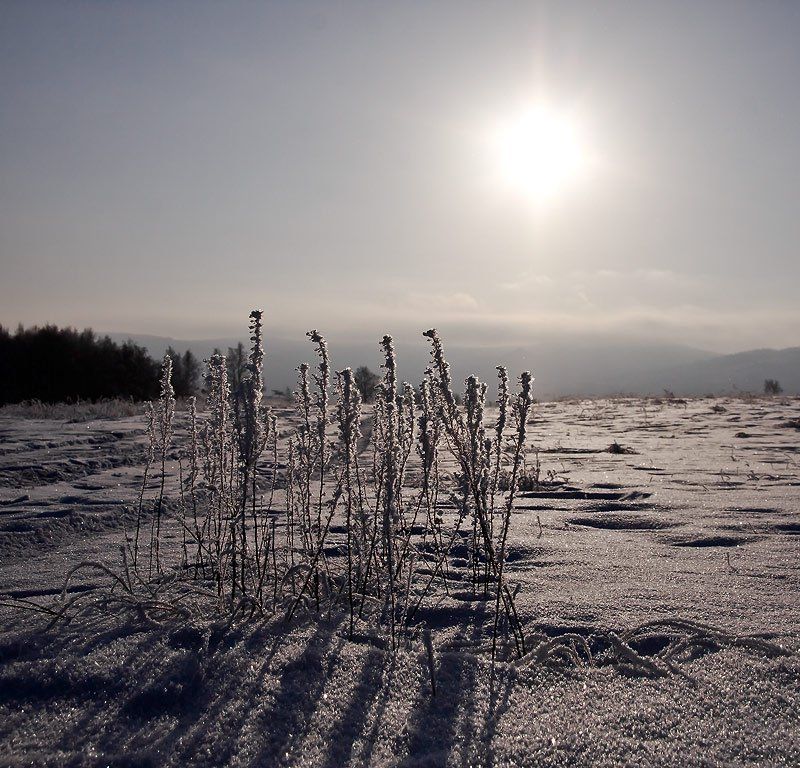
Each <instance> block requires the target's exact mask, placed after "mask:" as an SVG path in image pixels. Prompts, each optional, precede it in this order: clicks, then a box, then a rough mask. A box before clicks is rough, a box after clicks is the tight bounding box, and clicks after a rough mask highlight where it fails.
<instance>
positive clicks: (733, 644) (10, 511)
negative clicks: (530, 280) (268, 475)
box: [0, 398, 800, 768]
mask: <svg viewBox="0 0 800 768" xmlns="http://www.w3.org/2000/svg"><path fill="white" fill-rule="evenodd" d="M279 416H280V418H281V419H283V420H284V421H286V420H288V419H289V418H290V416H289V411H283V412H280V413H279ZM798 418H800V400H797V399H794V400H771V399H758V398H756V399H750V400H747V399H697V400H690V401H688V402H682V401H673V402H669V401H663V402H657V401H653V400H647V401H645V400H637V399H619V400H592V401H582V402H555V403H542V404H540V405H537V406H536V407H535V413H534V420H533V423H532V426H531V430H530V434H529V441H530V446H531V453H530V455H529V460H532V459H534V458H535V455H534V453H533V448H534V447H536V448H538V458H539V461H540V462H541V480H542V481H546V482H545V484H544V485H542V486H541V487H540V490H538V491H532V492H529V493H525V494H522V496H521V497H520V498H519V499H518V501H517V503H516V505H515V515H514V516H513V522H512V528H511V534H510V542H511V543H510V552H509V558H508V565H507V568H508V578H509V580H510V581H511V582H512V583H514V584H516V583H519V584H520V585H521V587H520V591H519V594H518V598H517V600H518V609H519V611H520V615H521V618H522V621H523V623H524V625H525V628H526V631H528V632H531V633H537V632H538V633H540V634H543V635H547V636H553V637H557V636H560V635H564V634H567V633H575V634H577V635H580V636H582V637H584V638H585V639H586V640H587V642H588V644H589V646H590V647H591V649H592V651H593V652H594V655H595V656H596V662H595V664H593V665H592V666H590V665H588V664H584V665H581V666H576V665H574V664H568V663H555V662H554V663H548V664H544V663H537V662H536V661H534V660H531V659H528V660H527V663H524V664H513V663H510V662H506V661H502V662H498V663H497V664H496V666H495V668H494V671H493V673H492V669H491V660H490V658H489V656H488V655H487V654H486V653H483V652H481V651H480V650H478V647H479V646H480V644H481V641H483V640H485V638H486V628H487V626H488V625H490V624H491V619H492V610H493V608H492V606H491V604H489V603H487V601H484V600H476V599H474V597H473V596H472V593H471V592H469V591H467V590H466V589H464V590H459V589H458V588H457V587H455V588H454V589H452V590H451V591H450V594H449V595H446V596H443V597H442V600H441V601H440V602H438V603H434V604H432V605H426V606H425V607H424V608H423V609H421V611H420V614H419V615H418V616H417V619H418V620H420V621H424V622H425V624H426V625H427V626H429V627H430V628H431V631H432V634H433V643H434V667H435V680H436V687H437V690H436V695H435V696H433V695H432V690H431V681H430V676H429V666H428V661H427V655H426V651H425V648H424V646H423V644H422V643H421V642H418V641H413V640H412V641H409V642H408V643H404V644H403V645H402V646H401V648H400V650H399V651H398V652H396V653H391V652H390V651H389V649H388V644H387V642H386V640H385V638H384V637H382V636H381V635H380V634H370V633H367V632H364V633H361V634H357V635H356V637H355V638H354V639H353V640H350V639H348V634H347V631H346V626H345V624H346V621H345V620H344V617H338V616H336V615H333V616H321V617H317V618H314V619H311V618H297V619H295V620H293V623H292V625H291V626H290V627H288V628H287V626H286V625H285V623H284V622H283V620H282V619H279V618H270V619H268V620H265V621H260V622H256V621H252V620H251V621H249V622H248V621H243V620H242V621H237V622H234V623H233V624H232V625H228V624H226V623H225V622H221V621H214V620H213V618H209V619H208V621H194V620H193V621H187V622H183V623H175V622H173V623H168V624H166V625H165V626H163V627H160V628H155V627H152V626H147V625H145V624H142V623H136V622H131V621H130V620H125V621H123V620H121V619H119V618H118V617H116V616H115V614H114V613H113V612H111V613H108V614H106V615H104V614H102V613H101V614H97V615H93V616H92V617H91V618H89V619H86V620H84V621H77V622H72V623H71V624H68V625H66V626H65V625H64V624H63V623H61V624H58V625H57V626H56V628H55V629H53V630H51V631H49V632H45V631H43V627H44V626H45V625H46V624H47V619H46V617H44V616H43V615H41V614H36V613H33V612H31V611H26V610H22V609H20V608H19V607H11V606H10V603H12V602H14V601H17V602H18V601H24V600H28V601H33V602H36V603H39V604H43V605H50V604H52V603H55V602H57V601H58V600H59V595H60V592H61V586H62V583H63V580H64V576H65V574H66V573H67V571H68V570H69V569H70V568H71V567H72V566H73V565H75V564H77V563H79V562H81V561H86V560H91V561H99V562H103V563H107V564H108V565H109V566H110V567H111V568H114V569H115V568H118V567H119V562H120V555H119V552H120V545H121V544H122V542H123V540H124V535H125V528H126V527H127V528H128V530H130V526H131V525H132V523H133V520H134V510H135V508H136V502H137V498H138V494H139V488H140V483H141V473H142V464H143V461H144V457H145V453H146V446H147V438H146V435H145V424H144V420H143V418H141V417H133V418H125V419H118V420H97V421H90V422H83V423H81V422H77V423H68V422H64V421H45V420H26V419H20V418H7V417H0V440H1V441H2V442H1V443H0V579H2V582H1V583H2V587H0V592H2V595H3V597H2V598H0V599H1V600H2V603H3V605H2V606H0V625H1V626H2V635H1V636H0V765H10V766H22V765H34V766H37V765H47V766H106V765H112V766H161V765H174V766H183V765H192V766H217V765H230V766H272V765H283V764H290V765H308V766H327V767H328V768H333V767H334V766H340V765H353V766H356V765H357V766H368V765H380V766H384V765H386V766H388V765H398V766H438V765H451V766H490V765H519V766H530V765H553V766H556V765H575V766H616V765H631V766H634V765H636V766H649V765H664V766H676V765H708V766H711V765H721V766H728V765H731V766H733V765H763V766H771V765H786V766H791V765H800V657H799V656H798V654H797V652H798V651H800V557H799V555H800V546H799V545H800V536H798V534H800V509H798V507H799V506H800V430H799V429H798V426H797V425H798V423H800V422H798ZM178 436H179V439H180V438H181V437H184V438H185V422H184V417H183V415H182V414H179V418H178ZM179 442H180V440H179ZM612 444H616V450H615V451H609V446H611V445H612ZM172 471H173V474H175V472H176V468H175V467H172ZM169 487H170V488H171V489H172V490H173V491H174V489H175V487H176V485H175V480H174V477H173V481H172V483H171V485H170V486H169ZM168 535H169V536H172V537H173V542H174V543H175V545H177V543H178V541H179V538H180V537H179V533H178V531H177V529H172V530H171V531H168ZM452 555H453V558H452V559H453V562H452V569H453V574H454V579H455V580H457V577H458V572H459V568H460V567H462V566H464V565H465V563H464V562H460V560H463V558H459V557H458V555H459V552H458V551H454V552H453V553H452ZM109 582H110V579H109V577H108V576H107V575H106V574H104V573H102V572H100V571H98V570H93V569H84V570H81V571H79V572H78V573H77V574H75V577H74V579H72V580H71V581H70V584H69V588H68V593H69V596H76V595H80V594H83V593H85V594H87V596H89V595H93V594H101V593H102V592H103V591H104V590H108V589H109ZM12 598H13V600H12ZM673 619H680V620H686V621H688V622H692V623H691V624H687V625H681V624H679V623H675V622H671V623H667V624H662V625H656V626H654V627H652V628H651V629H650V630H649V631H644V630H642V631H640V632H639V633H638V634H637V635H635V636H631V638H630V645H631V646H633V647H634V648H635V650H636V651H637V653H638V654H639V656H640V657H641V658H644V659H648V658H651V659H653V660H654V664H655V663H656V662H658V660H659V658H660V657H659V656H658V654H659V652H663V651H664V649H665V648H666V647H671V648H672V649H673V650H674V649H675V644H676V643H677V642H679V640H680V637H682V636H691V635H692V633H697V632H700V631H705V632H706V634H705V637H706V639H707V640H708V642H705V643H704V644H702V645H698V644H695V645H693V646H692V647H691V648H690V649H689V650H690V651H691V652H690V653H689V652H687V653H685V654H680V653H679V654H677V655H676V656H675V659H676V663H675V669H674V670H673V671H671V672H670V673H669V674H663V672H664V670H665V666H664V665H663V664H658V665H657V666H655V667H654V669H653V670H651V672H652V673H651V674H648V673H647V669H646V668H642V667H641V666H639V667H636V666H633V667H629V666H627V667H626V665H625V664H620V663H603V659H604V658H606V657H604V651H606V650H607V649H605V648H604V647H603V638H608V637H610V635H611V634H612V633H613V634H614V636H618V637H623V638H624V637H625V633H626V632H628V631H630V630H633V629H635V628H636V627H638V626H639V625H641V624H643V623H644V622H649V621H656V620H661V621H664V620H673ZM697 623H700V624H702V625H711V626H712V627H713V628H714V629H715V630H719V633H718V634H716V635H715V634H714V632H710V631H708V630H700V629H698V628H697V627H696V624H697ZM687 633H688V634H687ZM714 638H716V639H714ZM742 638H746V640H743V639H742ZM759 640H766V641H769V643H768V644H767V643H759ZM670 644H671V645H670ZM780 649H782V650H783V651H785V652H780Z"/></svg>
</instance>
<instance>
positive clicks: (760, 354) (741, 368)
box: [631, 347, 800, 395]
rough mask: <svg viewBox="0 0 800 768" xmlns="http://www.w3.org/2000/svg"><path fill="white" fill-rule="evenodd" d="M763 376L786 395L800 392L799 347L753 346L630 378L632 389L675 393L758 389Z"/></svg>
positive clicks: (760, 387) (761, 388) (762, 383)
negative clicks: (774, 382)
mask: <svg viewBox="0 0 800 768" xmlns="http://www.w3.org/2000/svg"><path fill="white" fill-rule="evenodd" d="M764 379H777V380H778V381H779V382H780V384H781V386H782V387H783V390H784V392H785V393H786V394H799V393H800V347H789V348H787V349H753V350H750V351H747V352H738V353H736V354H733V355H720V356H717V357H714V358H711V359H709V360H698V361H695V362H693V363H688V364H684V365H676V366H670V367H663V368H661V369H660V370H657V371H654V372H653V373H651V374H649V375H645V376H642V377H641V378H638V379H634V380H632V382H631V388H632V389H633V390H634V391H637V392H660V391H661V390H662V389H669V390H671V391H673V392H674V393H675V394H676V395H678V394H680V395H691V394H704V393H714V394H720V393H735V392H761V391H763V388H764Z"/></svg>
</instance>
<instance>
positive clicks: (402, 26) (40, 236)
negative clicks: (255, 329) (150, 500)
mask: <svg viewBox="0 0 800 768" xmlns="http://www.w3.org/2000/svg"><path fill="white" fill-rule="evenodd" d="M799 30H800V7H799V6H798V5H797V4H795V3H781V2H772V3H750V2H704V3H678V4H677V5H676V4H674V3H663V4H654V3H653V4H638V3H627V2H610V1H609V2H601V3H557V2H531V3H513V2H503V3H491V4H485V3H473V2H458V3H453V2H441V3H434V4H429V3H392V4H388V3H376V4H373V3H359V2H353V3H344V4H336V5H331V4H328V3H259V4H234V5H231V4H224V5H223V4H218V3H211V2H191V3H186V2H183V3H182V2H175V3H170V4H169V5H168V6H167V7H164V6H163V5H162V4H154V3H100V4H98V3H86V4H84V3H47V2H36V3H25V2H17V3H4V4H3V6H2V9H1V10H0V94H1V95H0V98H1V99H2V110H0V179H2V181H1V182H0V194H1V195H2V197H1V198H0V200H1V201H2V205H0V258H1V259H2V272H3V274H2V281H0V323H1V324H2V325H4V326H6V327H11V328H13V327H15V326H16V324H17V323H20V322H21V323H24V324H26V325H33V324H39V325H41V324H44V323H48V322H49V323H55V324H58V325H72V326H76V327H79V328H83V327H87V326H88V327H92V328H95V329H96V330H99V331H104V332H105V331H112V332H117V333H120V334H123V335H127V334H133V335H137V334H153V335H157V336H164V337H174V338H182V339H207V338H231V337H232V338H239V337H241V336H243V335H244V333H245V330H246V317H247V313H248V312H249V310H250V309H251V308H253V307H259V308H263V309H264V310H265V313H266V314H265V322H266V330H267V336H268V339H269V338H272V339H276V340H277V339H302V338H303V333H304V332H305V331H306V330H308V329H310V328H319V329H320V331H321V332H323V333H325V334H326V335H327V336H328V337H330V338H331V339H332V340H334V342H335V344H336V348H337V349H338V350H339V351H340V353H341V359H348V357H349V356H348V355H346V354H344V353H345V350H347V349H348V348H355V347H357V346H359V345H364V350H365V352H363V353H362V352H360V353H359V354H358V355H357V357H359V358H363V359H364V361H365V362H366V361H367V355H368V354H369V355H372V358H374V357H375V353H374V349H375V347H374V344H375V341H377V339H379V338H380V337H381V335H382V334H383V333H385V332H389V333H392V334H394V335H395V336H396V337H397V338H398V339H401V340H402V341H403V343H406V342H409V343H410V342H412V341H413V343H414V344H415V345H416V343H417V342H416V340H417V339H418V335H419V333H421V332H422V331H423V330H425V329H426V328H429V327H432V326H436V327H439V328H441V330H442V334H443V337H444V339H445V342H446V343H448V344H449V345H450V347H452V348H453V349H454V351H455V350H456V349H457V348H466V347H469V349H470V352H469V353H468V354H467V353H465V354H464V356H463V364H464V365H465V366H467V365H470V364H472V361H473V360H478V359H480V360H482V361H483V362H484V363H486V364H491V365H493V364H494V359H495V357H497V356H498V355H495V354H487V355H485V356H483V355H482V354H481V353H480V349H482V348H492V350H497V351H503V354H506V353H505V351H504V350H509V352H508V356H509V358H510V357H513V356H515V355H516V356H517V357H519V358H520V362H523V359H524V364H526V365H530V366H531V367H533V368H534V369H535V370H536V371H537V377H538V380H539V383H540V385H541V386H542V387H543V388H544V389H546V390H549V389H553V390H557V389H564V390H572V389H575V390H576V391H577V390H598V391H599V390H606V389H611V390H613V389H616V388H618V387H621V388H625V389H629V388H630V389H634V388H644V389H649V388H655V389H657V390H658V389H660V388H661V386H662V383H663V386H668V385H669V382H668V378H669V377H666V376H664V375H662V373H661V371H662V370H669V369H670V368H672V367H673V366H682V365H684V364H689V363H694V362H696V361H698V360H702V359H703V357H704V356H703V355H701V354H699V353H696V352H694V351H692V350H703V351H708V352H710V353H716V354H724V353H734V352H742V351H746V350H752V349H760V348H773V349H781V348H786V347H793V346H797V345H798V344H800V335H799V334H800V331H798V329H800V308H799V307H798V304H797V299H796V286H797V285H798V284H800V259H798V258H797V249H798V242H799V240H800V237H799V235H800V230H798V226H799V225H798V217H797V215H796V201H797V200H798V199H800V142H798V140H797V137H798V135H800V95H798V94H799V93H800V92H799V91H798V89H797V87H796V82H795V80H796V73H797V72H798V71H800V46H798V45H797V39H798V34H799ZM562 347H563V349H562ZM283 348H284V347H283V346H282V345H281V344H279V343H278V342H277V341H274V342H273V349H272V354H273V362H275V361H276V358H275V356H276V355H278V354H279V349H283ZM359 348H360V347H359ZM287 349H288V348H287ZM366 350H371V351H370V352H367V351H366ZM512 350H525V353H524V354H522V353H520V352H518V351H512ZM601 351H602V352H601ZM287 354H288V352H287ZM413 354H416V353H412V356H413ZM420 354H421V353H420ZM582 354H583V355H584V359H585V362H586V365H585V366H583V369H582V370H580V371H578V370H576V367H577V363H573V362H570V361H573V360H575V359H576V358H577V357H579V356H580V355H582ZM418 356H419V355H418ZM500 356H501V357H502V355H500ZM634 357H636V358H638V361H634V360H633V359H632V358H634ZM372 358H370V359H372ZM598 358H599V359H598ZM515 359H516V358H515ZM617 359H618V360H619V362H617ZM296 362H297V361H296V360H294V361H292V365H294V364H295V363H296ZM597 366H599V370H597V375H596V376H595V375H594V374H593V373H592V372H591V370H590V369H593V368H596V367H597ZM290 368H291V366H290ZM281 370H282V368H281ZM623 374H624V376H623ZM283 375H284V374H283V373H278V372H277V370H276V373H275V379H274V383H275V385H276V386H278V387H280V386H283V385H284V384H285V383H287V382H286V380H285V378H282V377H283ZM759 375H760V374H759ZM768 375H770V374H769V373H768V372H767V371H766V370H765V371H764V376H768ZM720 376H721V378H718V379H717V378H713V377H712V378H710V379H706V378H704V377H702V376H699V374H698V378H691V377H688V374H687V378H685V379H680V381H679V380H677V379H676V381H675V382H674V386H675V387H676V388H680V387H681V386H683V384H682V383H681V382H684V381H685V384H686V387H687V388H690V389H694V388H696V387H699V388H700V389H701V390H702V389H704V388H705V387H706V383H705V382H706V381H709V382H710V383H714V384H715V388H717V387H716V384H717V383H719V385H720V386H722V385H725V386H727V385H728V384H730V385H736V386H740V387H742V386H745V387H750V386H752V384H751V381H750V379H746V380H745V379H742V380H741V381H740V380H739V379H737V378H735V377H734V379H732V380H730V381H728V379H726V377H725V375H724V374H722V373H721V374H720ZM762 378H763V376H762ZM710 383H709V386H710V385H711V384H710Z"/></svg>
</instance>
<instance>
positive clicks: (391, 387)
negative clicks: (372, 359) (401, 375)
mask: <svg viewBox="0 0 800 768" xmlns="http://www.w3.org/2000/svg"><path fill="white" fill-rule="evenodd" d="M380 345H381V347H382V349H383V357H384V362H383V365H382V366H381V367H382V368H384V369H385V370H386V375H385V376H384V384H385V389H384V392H385V396H386V399H387V401H388V400H389V399H390V398H391V399H392V400H394V398H395V393H396V392H397V361H396V358H395V353H394V340H393V339H392V337H391V336H389V335H388V334H386V335H385V336H384V337H383V338H382V339H381V344H380Z"/></svg>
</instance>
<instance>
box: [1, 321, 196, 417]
mask: <svg viewBox="0 0 800 768" xmlns="http://www.w3.org/2000/svg"><path fill="white" fill-rule="evenodd" d="M169 353H170V355H171V356H172V358H173V366H174V375H173V386H174V388H175V393H176V394H177V395H179V396H184V395H187V394H192V393H193V392H194V391H195V390H196V388H197V381H198V377H199V372H200V366H199V364H198V362H197V359H196V358H195V357H194V355H193V354H192V353H191V351H190V350H187V351H186V352H185V353H184V354H183V355H178V354H177V353H175V352H174V350H169ZM160 367H161V366H160V362H156V361H155V360H153V359H152V358H151V357H150V356H149V355H148V354H147V351H146V350H145V349H144V348H143V347H140V346H138V345H137V344H134V343H133V342H131V341H128V342H125V343H124V344H121V345H119V344H115V343H114V342H113V341H111V339H109V338H108V337H107V336H105V337H102V338H101V337H98V336H96V335H95V334H94V332H93V331H91V330H89V329H87V330H84V331H78V330H76V329H74V328H57V327H56V326H53V325H46V326H44V327H42V328H38V327H33V328H23V327H22V326H20V327H19V328H17V331H16V332H15V333H13V334H12V333H11V332H9V331H8V330H7V329H5V328H3V327H2V326H0V405H3V404H6V403H18V402H21V401H23V400H41V401H42V402H45V403H56V402H74V401H76V400H100V399H102V398H112V397H120V398H127V399H132V400H151V399H154V398H157V397H158V393H159V383H158V382H159V372H160Z"/></svg>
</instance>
